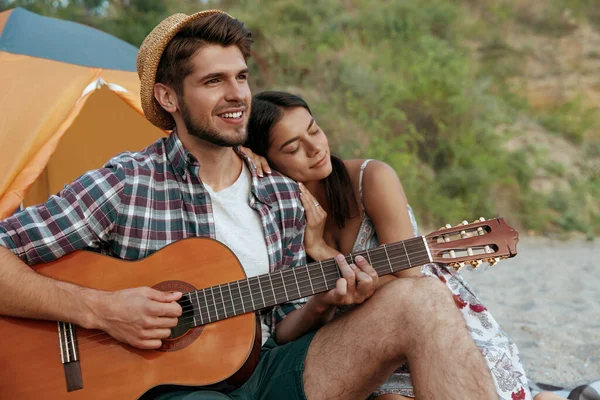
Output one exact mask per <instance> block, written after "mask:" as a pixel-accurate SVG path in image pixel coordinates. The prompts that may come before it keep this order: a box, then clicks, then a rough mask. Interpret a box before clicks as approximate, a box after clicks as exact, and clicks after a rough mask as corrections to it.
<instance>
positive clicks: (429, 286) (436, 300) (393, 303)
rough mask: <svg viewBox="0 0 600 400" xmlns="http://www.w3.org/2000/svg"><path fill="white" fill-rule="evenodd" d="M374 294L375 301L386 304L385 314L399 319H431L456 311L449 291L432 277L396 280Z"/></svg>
mask: <svg viewBox="0 0 600 400" xmlns="http://www.w3.org/2000/svg"><path fill="white" fill-rule="evenodd" d="M376 295H378V296H374V298H377V301H380V302H382V303H385V304H386V306H385V307H386V309H387V310H388V311H387V312H388V313H390V312H391V313H396V315H397V316H401V317H402V318H401V319H405V318H409V319H411V320H412V319H414V318H431V317H432V316H435V315H437V314H448V311H449V310H452V311H455V310H456V305H455V303H454V300H453V299H452V293H451V292H450V290H448V288H447V287H446V285H444V284H443V283H442V282H441V281H440V280H439V279H437V278H433V277H418V278H399V279H397V280H395V281H392V282H389V283H387V284H386V285H384V286H382V287H381V288H380V289H379V290H378V291H377V293H376ZM451 314H452V313H451Z"/></svg>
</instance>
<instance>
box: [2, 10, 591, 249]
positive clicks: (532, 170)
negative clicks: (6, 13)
mask: <svg viewBox="0 0 600 400" xmlns="http://www.w3.org/2000/svg"><path fill="white" fill-rule="evenodd" d="M594 2H595V0H551V1H550V0H549V1H546V0H531V1H526V0H496V1H490V2H479V1H476V0H455V1H447V0H431V1H428V2H422V1H417V0H403V1H401V2H400V1H398V2H395V1H375V0H373V1H371V0H344V1H338V0H318V1H317V0H311V1H304V2H298V1H294V0H277V1H275V0H272V1H265V0H242V1H233V0H231V1H226V0H223V1H205V2H202V3H204V4H205V5H203V6H202V8H208V7H218V8H221V9H224V10H226V11H228V12H229V13H230V14H232V15H234V16H235V17H237V18H239V19H240V20H242V21H244V22H245V23H246V24H247V25H248V26H249V27H250V28H251V30H252V31H253V33H254V37H255V40H256V42H255V46H254V52H253V56H252V58H251V61H250V68H251V72H252V77H251V79H252V82H253V90H254V91H255V92H257V91H260V90H264V89H283V90H290V91H294V92H296V93H299V94H301V95H303V96H304V97H305V98H306V99H307V101H308V102H309V104H310V105H311V108H312V109H313V112H314V113H315V116H316V118H317V120H318V121H319V123H320V125H321V126H322V127H323V128H324V130H325V132H326V133H327V134H328V135H329V136H330V140H331V144H332V147H333V149H334V151H335V152H337V153H338V154H340V155H341V156H343V157H361V158H367V157H369V158H379V159H382V160H384V161H386V162H388V163H389V164H390V165H392V166H393V167H394V168H395V169H396V171H397V172H398V175H399V177H400V178H401V180H402V182H403V185H404V188H405V191H406V193H407V196H408V198H409V202H410V203H411V205H412V206H413V208H414V210H415V213H416V214H417V219H418V220H419V223H420V225H421V226H422V227H423V230H424V231H426V230H429V229H431V228H437V227H439V226H441V225H443V224H446V223H451V224H457V223H459V222H460V221H462V220H464V219H467V220H474V219H476V218H478V217H480V216H484V217H492V216H503V217H505V218H507V219H508V221H509V223H511V224H512V225H514V226H516V227H517V228H519V230H521V231H522V232H523V233H525V232H528V233H530V234H544V235H552V236H560V237H564V236H568V235H572V234H578V235H585V236H586V237H588V238H590V239H591V238H592V237H594V236H596V235H599V234H600V202H599V201H598V198H600V118H599V117H598V112H597V111H598V108H599V107H600V73H599V72H600V9H598V7H594V5H593V3H594ZM15 5H21V6H24V7H26V8H29V9H30V10H32V11H34V12H38V13H42V14H45V15H51V16H56V17H60V18H66V19H71V20H75V21H79V22H82V23H86V24H88V25H92V26H95V27H97V28H99V29H102V30H104V31H107V32H109V33H111V34H114V35H116V36H119V37H121V38H123V39H124V40H127V41H129V42H131V43H133V44H135V45H139V44H140V43H141V41H142V40H143V38H144V36H145V34H146V33H147V32H149V31H150V29H151V28H152V27H153V26H154V25H155V24H156V23H157V22H158V21H159V20H160V19H162V18H163V17H164V16H166V15H169V14H171V13H173V12H185V13H191V12H194V11H197V10H198V2H195V1H191V0H168V1H160V0H147V1H140V0H131V1H117V0H111V1H102V0H85V1H84V0H78V1H67V2H39V1H32V0H17V1H7V0H0V9H3V8H7V7H9V6H10V7H13V6H15Z"/></svg>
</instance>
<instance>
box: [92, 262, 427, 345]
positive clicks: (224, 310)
mask: <svg viewBox="0 0 600 400" xmlns="http://www.w3.org/2000/svg"><path fill="white" fill-rule="evenodd" d="M421 253H422V252H421ZM411 254H415V253H411ZM354 255H360V252H357V253H355V254H354ZM402 256H404V257H406V254H403V255H401V256H398V257H392V259H394V260H395V259H397V258H399V257H402ZM372 258H373V257H371V261H372V262H373V260H372ZM380 258H383V259H384V267H385V269H383V270H382V271H379V270H378V269H380V268H379V265H375V263H376V262H378V261H379V260H376V261H375V262H373V266H374V268H375V269H376V271H377V272H378V274H381V272H384V273H387V267H388V266H389V264H390V262H391V259H390V262H387V258H384V257H380ZM427 261H429V259H427V260H424V262H417V263H415V266H417V265H422V264H425V263H426V262H427ZM317 264H319V263H311V264H310V265H309V266H308V267H313V270H314V269H317V267H319V269H320V265H317ZM325 264H330V265H324V267H331V266H334V265H336V263H335V261H333V260H329V261H325ZM309 269H310V268H306V270H305V271H306V273H307V274H308V277H309V279H311V277H310V273H309ZM289 271H291V270H286V271H285V272H289ZM290 275H291V274H290ZM328 275H329V273H328ZM333 275H337V276H339V273H338V272H337V269H336V270H335V271H334V272H333ZM263 277H264V275H263ZM253 278H259V277H252V278H249V279H253ZM329 278H330V277H329ZM249 279H248V280H247V281H248V282H247V284H246V287H247V288H249V290H250V292H251V293H250V294H248V295H247V296H243V297H244V298H246V299H247V298H248V297H251V296H252V293H253V294H259V293H257V292H256V291H255V290H254V289H252V288H251V287H250V286H249V285H251V284H252V283H250V282H249ZM306 281H307V280H302V279H301V280H300V281H299V283H305V282H306ZM238 282H242V281H238ZM234 283H235V282H234ZM255 283H258V280H257V281H256V282H255ZM264 283H265V284H267V282H264ZM323 283H324V284H325V290H327V284H326V283H327V282H325V281H324V282H323ZM238 284H239V283H238ZM218 286H222V285H218ZM285 286H286V287H287V285H285ZM214 287H217V286H214ZM283 287H284V285H283V284H282V285H281V286H277V287H273V289H277V291H278V292H280V291H281V289H282V288H283ZM302 287H303V289H307V287H306V288H305V286H304V285H302ZM206 289H208V288H206ZM321 289H322V288H321V287H319V289H318V290H315V291H314V292H315V293H318V292H319V291H321ZM202 290H204V289H202ZM227 290H228V289H227ZM227 290H226V292H227ZM238 291H239V289H238ZM244 292H247V289H244ZM301 292H304V290H301ZM299 294H300V293H299ZM307 294H311V293H307ZM205 295H206V294H204V297H205ZM256 297H257V299H258V296H256ZM268 297H269V294H268V293H267V298H268ZM205 299H206V297H205ZM240 299H241V298H240V297H233V296H232V297H230V298H229V299H227V298H224V297H223V298H222V299H221V302H224V301H225V300H227V301H229V300H231V301H232V302H235V301H237V300H240ZM273 300H277V299H276V298H275V297H274V298H273ZM243 301H246V300H243ZM209 303H210V302H209ZM277 303H279V302H278V301H276V302H275V303H274V304H277ZM270 305H271V304H269V305H267V302H264V303H263V307H257V309H260V308H266V307H268V306H270ZM208 306H210V304H208ZM213 307H219V309H220V310H221V311H222V314H223V315H225V314H226V311H227V307H226V305H225V304H223V308H221V307H220V306H219V304H218V303H214V304H213ZM184 308H186V311H189V308H190V307H184ZM204 308H207V306H205V307H204ZM192 309H193V310H194V311H196V310H197V311H198V314H199V315H202V317H204V315H205V314H204V312H201V311H200V307H199V308H196V307H195V306H194V305H193V304H192ZM232 310H233V313H232V314H236V315H239V314H241V313H240V312H239V311H238V310H236V309H235V303H234V306H232ZM207 311H208V310H207ZM216 311H217V313H216V314H217V315H216V316H215V318H214V320H222V319H223V318H219V312H218V311H219V310H217V309H216ZM250 311H254V310H250ZM248 312H249V311H248ZM243 313H244V312H242V314H243ZM232 316H233V315H232ZM226 318H227V317H226ZM193 319H194V315H193V316H192V317H188V318H187V321H186V318H184V319H182V320H181V321H179V322H185V323H187V322H191V321H192V320H193ZM202 319H203V318H202ZM214 320H213V317H212V316H211V314H210V311H208V315H207V323H211V322H215V321H214ZM179 325H180V324H179V323H178V326H179ZM196 325H197V323H196ZM98 335H105V333H100V334H98ZM88 337H89V336H88Z"/></svg>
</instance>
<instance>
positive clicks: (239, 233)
mask: <svg viewBox="0 0 600 400" xmlns="http://www.w3.org/2000/svg"><path fill="white" fill-rule="evenodd" d="M242 165H243V167H242V172H241V173H240V176H239V177H238V179H237V180H236V181H235V183H234V184H233V185H231V186H229V187H228V188H225V189H223V190H220V191H218V192H215V191H213V190H212V188H211V187H210V186H208V185H207V184H204V186H205V188H206V191H207V192H208V193H209V195H210V199H211V203H212V208H213V218H214V220H215V230H216V235H217V240H218V241H219V242H221V243H223V244H225V245H227V247H229V248H230V249H231V250H232V251H233V252H234V253H235V255H236V256H237V257H238V259H239V260H240V262H241V263H242V267H243V268H244V271H245V272H246V276H247V277H251V276H256V275H260V274H266V273H268V272H269V256H268V253H267V244H266V242H265V233H264V228H263V225H262V222H261V220H260V215H259V214H258V212H257V211H256V210H254V209H252V208H251V207H250V205H249V204H248V197H249V196H250V188H251V183H252V175H251V173H250V170H249V169H248V167H247V166H246V163H244V162H243V163H242ZM261 327H262V343H263V344H264V343H265V342H266V341H267V339H268V338H269V330H268V327H267V326H266V325H265V324H264V322H263V321H261Z"/></svg>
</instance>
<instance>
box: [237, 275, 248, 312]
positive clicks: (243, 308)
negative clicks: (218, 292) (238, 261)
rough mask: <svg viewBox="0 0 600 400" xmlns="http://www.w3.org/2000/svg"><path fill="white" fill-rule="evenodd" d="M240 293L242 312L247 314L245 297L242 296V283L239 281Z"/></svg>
mask: <svg viewBox="0 0 600 400" xmlns="http://www.w3.org/2000/svg"><path fill="white" fill-rule="evenodd" d="M237 284H238V291H239V292H240V302H241V303H242V311H243V312H244V314H246V307H245V306H244V296H243V295H242V288H241V286H240V281H238V283H237Z"/></svg>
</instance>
